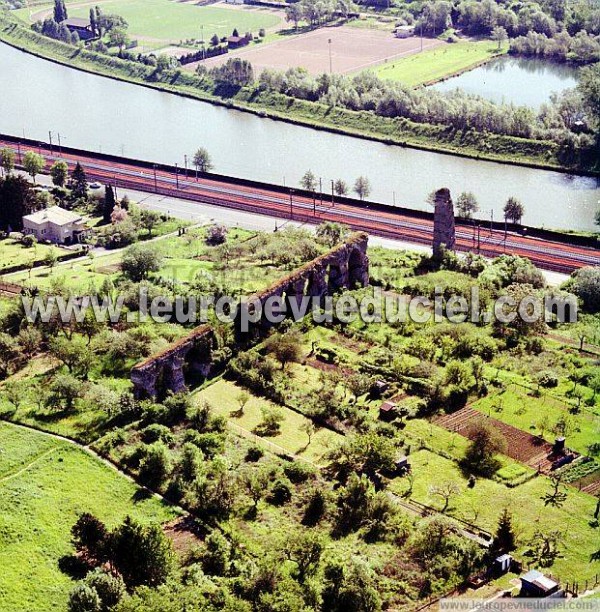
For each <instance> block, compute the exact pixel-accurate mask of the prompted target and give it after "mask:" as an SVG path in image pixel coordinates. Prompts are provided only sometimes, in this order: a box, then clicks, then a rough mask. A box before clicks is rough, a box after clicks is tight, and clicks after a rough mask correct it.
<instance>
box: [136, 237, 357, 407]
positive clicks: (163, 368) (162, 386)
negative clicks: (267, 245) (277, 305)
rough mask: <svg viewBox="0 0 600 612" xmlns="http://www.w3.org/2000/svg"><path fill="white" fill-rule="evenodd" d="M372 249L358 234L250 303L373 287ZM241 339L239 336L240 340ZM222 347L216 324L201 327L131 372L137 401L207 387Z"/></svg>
mask: <svg viewBox="0 0 600 612" xmlns="http://www.w3.org/2000/svg"><path fill="white" fill-rule="evenodd" d="M367 247H368V235H367V234H366V233H363V232H358V233H355V234H352V235H351V236H350V237H349V238H348V239H347V240H345V241H344V242H343V243H342V244H340V245H338V246H336V247H334V248H333V249H331V250H330V251H328V252H327V253H325V254H323V255H321V256H319V257H317V258H315V259H313V260H312V261H310V262H308V263H306V264H305V265H303V266H302V267H300V268H298V269H297V270H295V271H294V272H292V273H291V274H289V275H288V276H286V277H285V278H283V279H281V280H279V281H277V282H275V283H274V284H273V285H271V286H270V287H268V288H267V289H265V290H264V291H261V292H259V293H257V294H254V295H253V296H251V297H250V298H249V300H248V301H249V302H252V303H256V302H257V301H258V302H260V303H261V304H263V303H264V302H265V301H266V300H267V299H269V298H270V297H272V296H278V297H280V298H282V299H283V300H285V301H287V302H288V303H289V302H290V301H291V300H294V299H296V300H300V299H301V298H302V297H303V296H309V297H317V298H319V297H323V296H326V295H332V294H334V293H336V292H337V291H341V290H343V289H351V288H354V287H365V286H366V285H367V284H368V283H369V258H368V256H367ZM270 326H271V324H270V323H268V322H267V321H266V320H265V319H264V317H263V318H262V319H260V320H259V321H258V322H256V323H255V324H254V326H253V328H252V329H251V330H250V331H249V333H248V334H243V337H245V338H246V337H253V336H255V335H256V334H260V333H261V332H263V331H266V330H267V329H269V328H270ZM236 329H237V326H236ZM241 337H242V334H240V333H239V332H238V339H241ZM216 346H217V342H216V338H215V335H214V332H213V329H212V328H211V327H210V325H201V326H200V327H197V328H196V329H194V330H193V331H192V332H191V333H190V334H189V335H188V336H186V337H185V338H182V339H181V340H179V341H178V342H175V343H174V344H172V345H171V346H169V347H167V348H166V349H165V350H163V351H161V352H160V353H156V354H154V355H151V356H150V357H148V358H147V359H145V360H144V361H142V362H141V363H139V364H137V365H136V366H134V367H133V368H132V370H131V381H132V382H133V387H134V395H135V397H136V398H138V399H142V398H159V399H160V398H163V397H164V396H165V395H166V394H167V393H168V392H169V391H172V392H174V393H180V392H183V391H185V390H186V389H187V388H188V387H189V386H193V385H194V384H197V383H198V382H201V381H202V380H203V379H205V378H207V377H208V376H210V375H211V374H212V373H213V369H214V364H213V359H212V353H213V351H214V350H215V349H216Z"/></svg>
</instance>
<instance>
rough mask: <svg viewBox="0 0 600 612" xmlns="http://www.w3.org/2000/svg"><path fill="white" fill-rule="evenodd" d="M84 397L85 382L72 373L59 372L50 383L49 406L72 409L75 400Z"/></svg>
mask: <svg viewBox="0 0 600 612" xmlns="http://www.w3.org/2000/svg"><path fill="white" fill-rule="evenodd" d="M81 397H83V384H82V383H81V381H80V380H78V379H77V378H75V377H74V376H73V375H71V374H57V375H56V376H55V378H54V380H53V381H52V383H51V385H50V395H49V396H48V400H47V403H48V405H49V406H54V407H56V406H58V407H61V408H64V409H65V410H68V411H71V410H72V409H73V406H74V405H75V400H77V399H79V398H81Z"/></svg>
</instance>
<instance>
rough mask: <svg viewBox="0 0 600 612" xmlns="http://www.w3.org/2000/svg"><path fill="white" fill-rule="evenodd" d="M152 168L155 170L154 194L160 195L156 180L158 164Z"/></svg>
mask: <svg viewBox="0 0 600 612" xmlns="http://www.w3.org/2000/svg"><path fill="white" fill-rule="evenodd" d="M152 168H153V169H154V193H158V182H157V179H156V164H152Z"/></svg>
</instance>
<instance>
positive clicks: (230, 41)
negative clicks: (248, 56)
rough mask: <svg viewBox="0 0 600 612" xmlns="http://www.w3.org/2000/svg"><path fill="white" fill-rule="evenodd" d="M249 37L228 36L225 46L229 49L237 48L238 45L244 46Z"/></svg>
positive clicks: (248, 41)
mask: <svg viewBox="0 0 600 612" xmlns="http://www.w3.org/2000/svg"><path fill="white" fill-rule="evenodd" d="M250 40H251V39H250V38H247V37H246V36H229V37H228V38H227V46H228V47H229V48H230V49H239V48H240V47H245V46H246V45H247V44H249V43H250Z"/></svg>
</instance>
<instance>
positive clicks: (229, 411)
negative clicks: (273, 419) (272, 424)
mask: <svg viewBox="0 0 600 612" xmlns="http://www.w3.org/2000/svg"><path fill="white" fill-rule="evenodd" d="M241 390H242V389H241V387H238V386H237V385H235V384H234V383H232V382H229V381H226V380H219V381H218V382H216V383H215V384H214V385H211V386H210V387H207V388H206V389H204V390H203V391H201V392H200V393H198V395H197V396H196V398H197V399H198V400H206V401H207V402H208V403H209V404H210V405H211V406H212V407H213V409H214V411H215V413H216V414H219V415H222V416H224V417H227V419H228V421H229V422H230V423H233V424H234V426H236V425H237V427H240V428H242V429H243V430H245V431H247V432H252V431H253V430H254V429H255V428H256V426H257V425H258V424H259V423H260V422H261V421H262V412H261V408H263V407H268V408H276V406H275V404H273V403H272V402H270V401H269V400H266V399H263V398H261V397H256V396H251V399H250V401H249V402H248V404H247V405H246V406H245V408H244V414H243V415H240V416H238V411H239V408H240V406H239V404H238V402H237V397H238V394H239V393H240V391H241ZM278 409H279V410H281V411H282V412H283V414H284V420H283V422H282V424H281V433H280V434H279V435H276V436H271V437H265V438H264V439H265V440H266V441H268V442H272V443H273V444H276V445H277V446H280V447H281V448H282V449H283V450H285V451H287V452H289V453H292V454H294V455H299V456H300V457H302V458H304V459H308V460H309V461H313V462H317V463H324V456H325V455H326V454H327V453H328V452H329V451H331V450H333V449H334V448H335V447H336V446H337V445H338V444H340V442H341V440H342V437H341V436H340V435H339V434H337V433H335V432H333V431H331V430H329V429H325V428H321V429H319V430H318V431H317V432H316V433H315V434H314V436H313V438H312V441H311V443H310V445H309V446H308V447H307V442H308V438H307V436H306V433H304V432H303V431H302V429H301V427H302V425H303V424H304V423H305V422H306V421H308V419H307V418H306V417H303V416H302V415H300V414H298V413H297V412H294V411H293V410H290V409H289V408H284V407H281V406H280V407H278ZM234 431H238V430H237V429H235V428H234ZM238 433H239V431H238ZM251 437H252V438H254V439H255V440H256V442H257V443H259V444H260V442H261V439H262V438H256V437H255V436H251ZM266 446H267V447H270V445H266ZM270 450H272V449H270Z"/></svg>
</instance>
